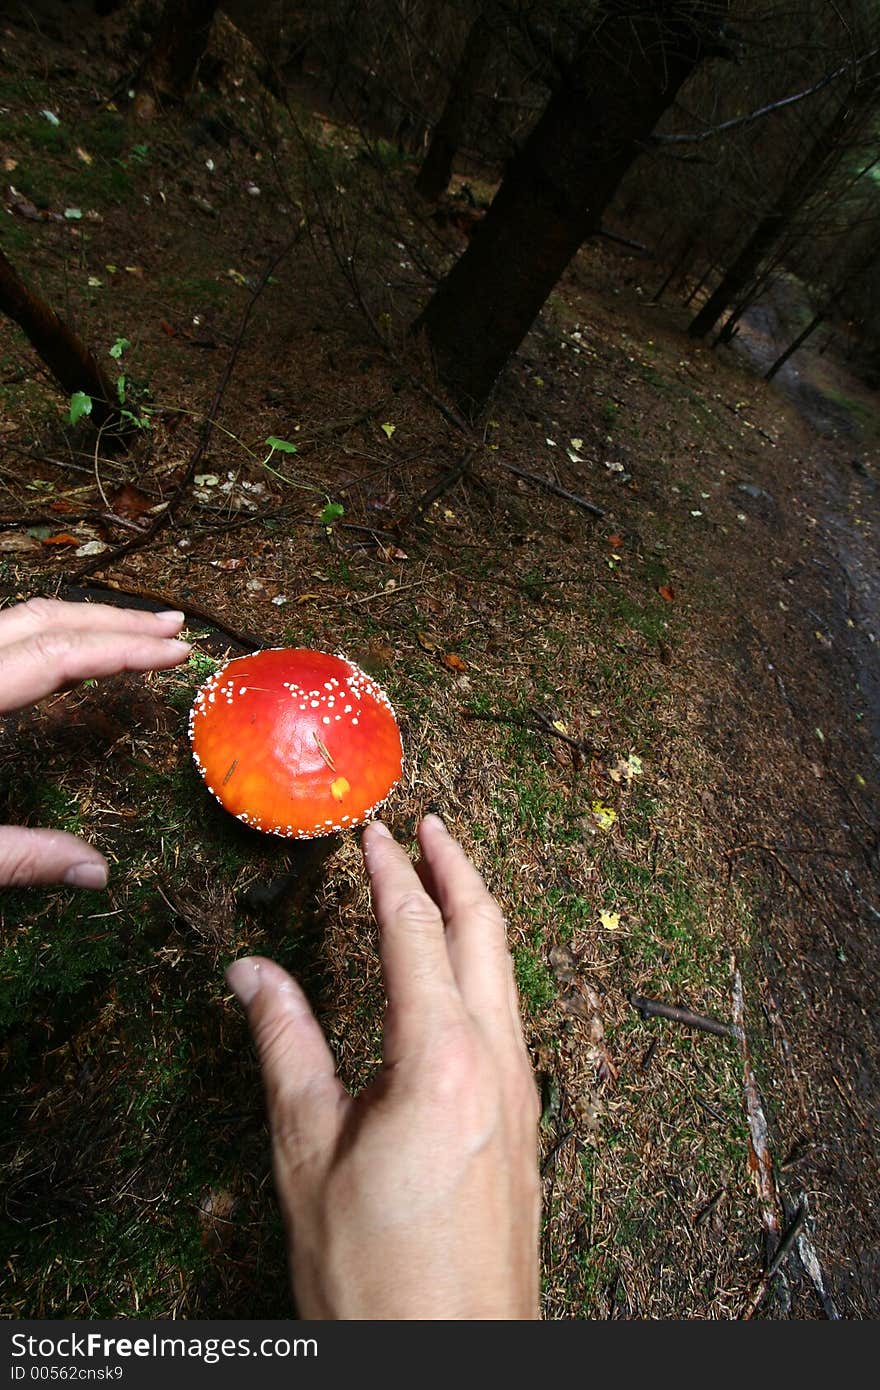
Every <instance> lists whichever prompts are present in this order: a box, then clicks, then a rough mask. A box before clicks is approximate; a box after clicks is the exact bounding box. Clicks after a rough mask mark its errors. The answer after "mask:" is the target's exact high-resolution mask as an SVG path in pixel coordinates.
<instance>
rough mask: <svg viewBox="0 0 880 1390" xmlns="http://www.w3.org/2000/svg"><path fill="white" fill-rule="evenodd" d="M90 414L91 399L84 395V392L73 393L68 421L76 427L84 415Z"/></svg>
mask: <svg viewBox="0 0 880 1390" xmlns="http://www.w3.org/2000/svg"><path fill="white" fill-rule="evenodd" d="M91 413H92V398H91V396H88V395H86V393H85V391H74V393H73V395H72V396H71V398H70V415H69V417H68V418H69V420H70V423H71V424H72V425H76V424H78V423H79V421H80V420H81V419H82V417H83V416H84V415H91Z"/></svg>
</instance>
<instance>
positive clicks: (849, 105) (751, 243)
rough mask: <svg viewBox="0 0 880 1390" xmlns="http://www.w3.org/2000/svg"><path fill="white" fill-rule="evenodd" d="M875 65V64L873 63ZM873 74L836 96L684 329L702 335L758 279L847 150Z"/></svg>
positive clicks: (871, 93)
mask: <svg viewBox="0 0 880 1390" xmlns="http://www.w3.org/2000/svg"><path fill="white" fill-rule="evenodd" d="M875 66H876V64H875ZM877 96H878V94H877V79H876V76H874V75H873V73H866V74H865V75H864V77H863V79H862V81H861V82H860V84H859V86H857V88H856V90H855V92H851V93H849V95H848V96H847V98H846V99H845V100H844V101H842V102H841V104H840V106H839V107H838V108H837V111H836V112H835V114H834V116H833V117H832V118H831V120H830V122H829V123H828V125H827V126H826V127H825V129H824V131H823V132H822V134H821V135H820V136H819V137H818V139H816V140H814V141H813V144H812V145H811V146H810V148H809V150H808V151H807V153H806V155H805V157H804V158H803V159H802V160H801V161H800V163H799V164H797V165H796V166H795V169H794V172H793V174H792V176H791V177H790V178H789V179H787V180H786V182H785V183H784V184H783V187H782V190H781V192H780V194H779V196H778V198H777V199H776V202H775V203H774V204H773V206H772V207H771V209H770V211H769V212H768V213H766V214H765V215H764V217H762V218H761V220H760V222H759V223H758V225H757V226H756V227H755V230H754V231H753V232H752V235H751V236H750V237H749V239H748V241H747V242H746V243H745V245H744V246H743V247H742V248H741V250H740V252H739V254H738V255H737V256H735V257H734V259H733V261H732V262H731V264H730V265H729V266H728V268H727V270H726V271H725V273H724V275H722V277H721V281H720V283H719V284H718V286H717V287H716V288H715V290H713V292H712V294H711V295H710V296H709V298H708V299H707V300H706V303H705V304H704V305H703V307H702V309H700V311H699V313H698V314H697V315H696V316H695V318H694V319H693V320H692V322H691V325H690V327H689V328H688V333H689V334H690V336H691V337H692V338H705V336H706V334H707V333H709V332H710V330H711V329H712V327H713V326H714V324H715V323H716V322H717V321H718V319H719V318H720V316H721V315H722V314H723V313H724V310H725V309H726V308H727V306H728V304H733V303H734V302H736V301H737V300H739V299H740V298H741V297H742V295H743V292H744V291H745V290H746V288H747V287H748V286H749V285H750V284H751V283H752V281H754V280H757V279H758V276H759V272H760V270H761V267H762V265H763V263H764V261H765V260H766V258H767V257H768V256H769V254H770V252H771V251H772V250H773V248H774V246H775V245H776V243H777V242H778V241H779V239H780V237H781V236H782V235H783V233H784V232H785V231H787V229H788V227H789V224H790V223H791V220H792V218H793V217H794V215H795V213H796V212H798V210H799V209H800V208H802V207H803V206H804V204H805V203H806V202H807V201H808V199H809V198H811V197H812V195H813V193H814V192H815V191H816V188H817V186H818V185H819V184H820V183H821V181H822V180H823V179H824V178H825V177H827V175H828V173H829V172H830V170H831V169H832V168H833V167H834V165H835V164H836V163H837V161H838V160H839V159H840V157H841V156H842V155H843V154H844V153H845V150H846V138H845V137H846V136H848V135H849V134H850V133H851V132H852V131H853V130H854V129H856V128H857V126H858V124H859V122H860V121H861V120H862V119H863V118H864V116H865V114H866V113H867V112H868V111H869V110H870V109H871V107H872V106H874V105H875V104H876V103H877Z"/></svg>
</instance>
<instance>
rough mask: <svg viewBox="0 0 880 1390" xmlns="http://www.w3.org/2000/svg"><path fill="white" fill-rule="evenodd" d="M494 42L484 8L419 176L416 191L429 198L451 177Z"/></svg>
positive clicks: (430, 200) (443, 186) (440, 191)
mask: <svg viewBox="0 0 880 1390" xmlns="http://www.w3.org/2000/svg"><path fill="white" fill-rule="evenodd" d="M491 46H492V28H491V25H490V24H489V21H488V19H487V18H486V16H485V14H483V13H482V12H481V13H480V14H478V15H477V17H476V19H475V20H474V22H473V24H472V25H471V28H470V32H469V33H468V36H467V38H466V39H465V44H464V48H463V49H462V52H461V57H460V58H459V60H458V66H457V68H456V70H455V73H454V75H453V78H452V84H451V86H450V88H449V95H448V96H447V98H446V105H445V106H444V108H443V114H442V115H441V117H440V119H439V121H438V122H437V124H436V125H435V127H434V133H433V135H432V136H431V143H430V144H429V146H428V150H427V153H426V154H425V158H424V162H423V163H422V167H421V169H420V170H419V173H418V177H417V179H416V191H417V192H418V193H420V194H421V196H422V197H423V198H426V199H427V200H428V201H429V202H432V203H433V202H436V201H437V199H438V198H439V197H440V195H441V193H443V191H444V189H445V188H446V187H447V186H448V184H449V180H450V179H451V177H452V161H453V160H454V159H455V156H456V154H457V153H458V149H459V146H460V145H461V142H462V139H463V137H464V133H465V130H466V129H467V123H468V119H469V117H470V113H471V110H472V108H473V104H474V97H475V95H476V90H477V84H478V83H479V81H480V78H481V76H482V74H483V69H484V67H485V65H486V59H487V57H488V56H489V51H490V49H491Z"/></svg>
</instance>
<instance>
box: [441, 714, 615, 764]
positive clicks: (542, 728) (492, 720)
mask: <svg viewBox="0 0 880 1390" xmlns="http://www.w3.org/2000/svg"><path fill="white" fill-rule="evenodd" d="M461 714H462V717H463V718H464V719H479V720H482V721H483V722H485V723H487V724H510V725H511V726H512V727H513V728H515V729H529V730H530V731H531V732H532V733H534V734H548V735H549V737H550V738H558V739H559V740H560V741H561V742H562V743H567V744H568V746H569V748H574V749H575V751H576V752H578V753H580V754H582V755H583V754H589V753H591V752H592V751H593V750H592V748H591V746H590V744H588V743H586V742H585V741H584V740H583V739H579V738H571V737H570V735H569V734H564V733H563V732H562V731H561V729H557V728H556V725H555V724H554V723H553V721H552V720H550V719H548V718H547V716H546V715H543V714H539V713H538V712H537V711H536V712H535V713H533V714H531V715H530V716H529V717H528V718H525V719H523V718H521V717H520V716H518V715H515V714H484V713H483V711H482V710H475V709H464V710H462V711H461Z"/></svg>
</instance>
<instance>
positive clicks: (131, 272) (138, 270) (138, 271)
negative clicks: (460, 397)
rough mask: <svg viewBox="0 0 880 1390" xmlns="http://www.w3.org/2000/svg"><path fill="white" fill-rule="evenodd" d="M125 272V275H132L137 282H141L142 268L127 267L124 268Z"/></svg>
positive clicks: (142, 276)
mask: <svg viewBox="0 0 880 1390" xmlns="http://www.w3.org/2000/svg"><path fill="white" fill-rule="evenodd" d="M125 272H126V274H127V275H134V276H135V277H136V278H137V279H138V280H143V278H144V268H143V266H141V265H127V266H126V267H125Z"/></svg>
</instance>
